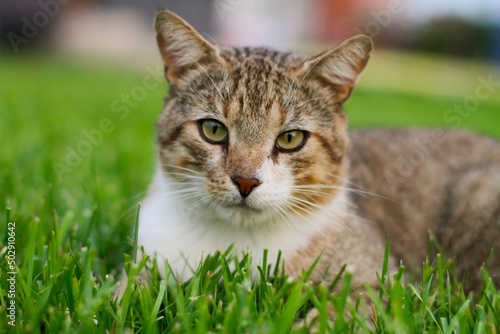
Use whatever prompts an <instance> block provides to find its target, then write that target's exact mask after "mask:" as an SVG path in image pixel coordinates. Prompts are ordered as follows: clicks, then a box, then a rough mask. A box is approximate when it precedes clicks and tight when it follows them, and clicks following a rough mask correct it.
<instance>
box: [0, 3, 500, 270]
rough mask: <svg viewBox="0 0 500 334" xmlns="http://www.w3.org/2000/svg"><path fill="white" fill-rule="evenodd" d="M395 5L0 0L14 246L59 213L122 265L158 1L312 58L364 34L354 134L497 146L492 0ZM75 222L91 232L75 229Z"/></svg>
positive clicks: (351, 111)
mask: <svg viewBox="0 0 500 334" xmlns="http://www.w3.org/2000/svg"><path fill="white" fill-rule="evenodd" d="M41 3H42V4H41ZM349 3H350V2H349ZM394 3H395V2H394V1H387V2H384V1H353V2H352V3H350V4H347V2H340V0H339V1H320V0H318V1H311V2H310V3H309V5H305V4H304V2H300V1H295V0H294V1H290V2H284V1H276V3H274V2H273V5H269V4H267V5H266V2H263V1H255V2H251V1H247V2H245V1H244V0H241V1H223V0H218V1H212V2H209V1H203V2H201V1H184V2H183V1H146V2H143V3H141V4H139V2H132V1H123V2H118V1H77V0H74V1H69V2H68V1H62V0H61V1H56V0H53V1H49V0H47V1H44V2H43V1H42V2H23V3H22V4H20V2H17V1H10V0H9V1H5V2H2V4H1V5H0V13H1V14H0V37H1V41H2V46H1V48H0V119H1V121H0V143H1V146H0V182H1V183H0V184H1V187H0V217H4V216H5V207H6V206H9V207H11V208H12V220H15V221H18V222H20V225H19V226H20V227H19V229H18V233H21V234H20V235H21V236H20V237H19V238H21V241H22V238H23V236H22V233H26V234H29V232H30V231H29V228H28V227H23V226H28V225H27V224H26V225H23V224H22V223H23V222H29V221H32V220H33V219H38V218H39V219H40V220H41V221H42V223H43V224H45V225H46V227H47V226H49V227H50V224H58V223H59V222H60V221H61V220H62V217H68V215H69V217H72V218H71V219H72V221H74V222H75V224H74V225H73V226H72V227H71V230H70V231H69V232H68V233H73V234H76V235H79V236H80V238H84V239H89V240H90V241H91V244H93V245H99V246H98V251H99V252H100V256H99V257H98V258H99V259H100V260H99V261H101V262H100V263H101V265H102V266H101V267H100V270H101V272H102V273H105V272H107V271H109V268H114V267H117V266H118V264H119V263H120V261H122V256H121V253H123V252H124V251H127V250H128V249H129V248H130V244H129V243H128V242H127V240H129V239H130V237H129V236H130V228H131V226H132V224H133V221H134V215H135V210H136V205H137V203H138V202H139V201H140V200H141V199H142V198H143V197H144V196H145V191H146V190H147V187H148V184H149V182H150V180H151V177H152V173H153V170H154V161H155V157H154V149H155V140H154V131H155V127H154V122H155V121H156V119H157V117H158V115H159V113H160V111H161V109H162V104H163V98H164V97H165V95H166V93H167V86H166V83H165V82H164V81H163V79H162V73H161V72H162V71H161V62H160V58H159V56H158V55H157V52H156V46H155V42H154V33H153V30H152V23H151V22H152V20H153V17H154V13H155V11H156V7H157V6H158V5H161V6H163V7H165V8H168V9H173V10H175V11H177V12H178V13H179V14H180V15H181V16H183V17H185V18H186V19H187V20H188V21H189V22H190V23H192V24H193V25H194V26H195V27H196V28H198V29H200V30H201V31H203V32H207V35H208V36H212V35H213V36H214V38H215V39H216V40H217V41H221V42H222V43H231V44H265V45H266V44H267V45H275V46H278V47H281V48H285V47H286V48H292V49H295V50H301V51H303V52H310V53H316V52H319V51H321V50H323V49H324V48H327V47H330V46H332V45H335V44H337V43H338V42H340V41H341V40H342V39H344V38H348V37H349V36H352V35H355V34H357V33H367V34H370V35H371V36H372V38H373V39H374V41H375V46H376V48H375V51H374V52H373V56H372V59H371V60H370V63H369V65H368V68H367V70H366V72H365V73H364V75H363V76H362V77H361V80H360V84H359V86H358V88H357V89H356V90H355V92H354V94H353V96H352V98H351V99H350V100H349V101H348V102H347V104H346V106H345V108H346V111H347V113H348V115H349V118H350V124H351V127H352V128H358V127H368V126H383V127H392V126H398V127H402V126H442V127H454V128H464V129H470V130H473V131H476V132H479V133H483V134H486V135H491V136H496V137H500V68H499V66H498V62H499V59H500V52H499V49H500V47H499V43H500V38H499V36H500V35H499V31H500V29H499V26H498V25H497V24H498V22H500V19H499V17H500V15H498V14H499V10H500V6H498V4H497V2H493V1H487V0H485V1H478V2H475V5H473V8H474V10H470V9H469V8H468V5H465V7H464V6H462V5H455V4H454V3H453V2H448V1H444V2H443V3H440V5H434V7H432V6H433V5H432V3H431V2H429V1H423V2H422V4H421V5H417V4H415V3H416V2H415V1H413V2H412V1H400V2H397V3H396V4H398V3H399V6H400V7H398V8H396V9H395V7H394V6H395V4H394ZM446 3H448V7H447V6H446V5H445V4H446ZM295 5H297V6H298V7H297V8H298V9H297V8H296V9H293V8H294V7H293V6H295ZM259 6H260V7H259ZM425 6H431V7H430V9H429V8H427V7H425ZM462 7H463V8H462ZM432 8H434V11H433V10H432ZM40 13H45V14H40ZM44 18H47V19H46V20H45V19H44ZM45 21H46V22H45ZM44 22H45V23H44ZM260 22H262V25H261V24H260ZM42 23H44V24H42ZM30 24H31V25H33V26H34V28H33V27H30ZM262 26H263V27H264V28H266V29H263V28H262ZM30 28H32V29H31V30H30ZM488 81H489V82H490V84H489V86H488V87H486V86H485V82H488ZM478 92H479V93H480V94H479V95H478ZM486 95H487V97H486ZM0 219H1V221H3V218H0ZM84 222H86V223H88V222H90V224H87V225H89V226H91V228H86V229H85V230H83V231H82V230H79V228H78V226H79V223H84ZM82 225H85V224H82ZM49 230H50V228H47V231H49ZM98 270H99V268H98Z"/></svg>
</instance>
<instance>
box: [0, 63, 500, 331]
mask: <svg viewBox="0 0 500 334" xmlns="http://www.w3.org/2000/svg"><path fill="white" fill-rule="evenodd" d="M420 66H422V68H425V65H420ZM412 70H413V71H415V69H412ZM155 71H156V70H155V69H154V68H153V67H152V68H150V69H149V71H148V70H144V71H132V70H131V71H125V70H122V69H113V68H111V69H110V67H109V66H103V65H102V66H101V65H92V66H91V65H82V64H79V65H77V64H71V63H67V62H61V61H54V60H47V59H41V60H40V59H39V60H37V61H36V62H35V61H34V60H33V59H22V58H21V59H16V60H14V59H0V73H1V75H0V116H1V118H0V120H1V121H0V143H1V146H0V221H1V222H2V223H1V224H0V226H1V228H0V245H2V246H1V247H0V254H1V259H0V273H1V277H0V332H4V331H7V332H13V333H16V332H18V333H39V332H44V333H45V332H47V333H64V332H68V333H69V332H75V331H77V332H83V333H91V332H100V333H121V332H123V331H126V330H127V329H129V328H132V329H133V332H142V333H159V332H179V333H185V332H196V333H206V332H209V331H213V332H224V333H236V332H258V333H286V332H289V331H294V332H307V328H301V327H299V326H298V325H297V324H296V319H297V318H300V317H304V316H305V314H307V312H308V310H310V309H311V308H313V307H316V308H317V309H318V310H320V311H323V312H320V313H321V316H320V317H319V323H318V326H319V329H320V330H321V331H323V330H324V331H329V332H331V331H333V332H337V333H345V332H376V333H422V332H428V333H472V332H474V333H499V328H500V292H498V291H497V290H496V289H495V287H493V286H492V285H491V283H489V282H488V275H487V273H486V271H484V272H483V274H484V277H485V280H484V289H483V290H482V291H481V292H480V293H478V294H470V295H466V294H465V293H463V291H462V290H461V284H460V280H458V279H457V278H456V277H455V276H454V275H453V271H452V270H449V269H452V267H453V264H452V262H450V261H448V260H447V259H442V258H440V257H437V258H432V259H430V260H429V262H428V263H426V264H425V265H424V275H423V277H422V278H421V279H418V280H416V281H412V282H404V280H402V279H401V277H400V275H396V276H395V277H387V276H386V275H383V274H384V273H383V268H382V267H381V268H380V277H381V279H380V281H381V287H382V288H381V289H380V293H379V292H374V291H371V290H368V291H367V294H368V295H369V299H365V298H358V299H357V300H354V301H352V300H350V299H349V298H347V297H348V293H349V291H350V289H351V288H353V287H351V286H350V285H349V280H350V276H349V274H347V273H344V274H343V275H342V279H341V280H339V281H338V284H337V285H338V286H337V290H336V291H339V293H335V294H334V293H329V289H330V288H331V287H327V286H323V285H319V286H311V285H310V284H309V283H308V281H307V275H308V273H307V272H304V274H303V276H302V277H300V278H295V279H293V280H292V279H288V278H287V277H284V276H282V275H280V274H277V268H276V267H275V266H274V265H273V266H270V267H269V268H268V267H267V266H263V270H262V271H261V273H260V275H259V277H258V278H257V279H256V280H254V277H250V275H249V271H247V270H245V269H246V267H247V266H248V264H249V262H250V261H251V259H250V257H249V256H243V255H241V254H240V256H239V257H238V258H235V257H234V256H231V255H229V254H226V255H225V254H214V256H213V257H210V258H208V259H207V261H206V262H205V263H204V264H203V266H202V267H201V268H199V269H198V271H197V273H196V274H195V276H194V277H193V279H191V280H190V281H188V282H179V283H178V284H175V283H174V284H169V285H168V286H167V284H166V283H165V282H164V281H161V280H158V279H157V280H152V282H151V288H150V289H135V290H128V291H127V292H126V293H125V296H124V298H123V300H122V302H121V303H120V304H117V303H116V302H114V301H111V299H110V296H111V293H112V291H113V289H114V287H115V286H116V282H117V279H116V277H117V276H118V273H119V272H120V271H121V270H122V269H123V266H124V263H125V262H126V263H127V264H126V265H125V267H126V270H127V271H128V273H129V274H130V275H131V276H133V275H135V274H136V273H137V272H138V270H139V268H138V267H137V266H132V265H130V257H129V256H128V255H125V256H124V254H132V253H133V242H132V235H133V226H134V223H135V219H136V212H137V207H138V205H137V204H138V202H139V201H140V200H141V199H142V198H143V197H144V194H145V191H146V190H147V186H148V184H149V182H150V178H151V176H152V173H153V169H154V146H155V145H154V122H155V121H156V118H157V116H158V114H159V112H160V110H161V107H162V102H163V98H164V96H165V93H166V84H165V83H164V82H163V81H162V80H161V73H160V74H156V75H154V76H153V75H152V74H151V72H155ZM379 74H380V73H378V72H376V71H375V72H373V73H372V74H370V73H367V76H368V78H367V84H363V83H362V84H361V86H360V87H359V88H358V89H357V90H356V91H355V92H354V94H353V97H352V99H351V100H350V101H349V102H348V103H347V105H346V110H347V112H348V114H349V117H350V120H351V126H352V127H362V126H408V125H412V126H413V125H416V126H446V127H460V128H469V129H472V130H475V131H478V132H481V133H485V134H489V135H493V136H497V137H500V98H499V96H500V94H498V91H496V92H494V94H495V95H492V96H491V98H488V99H485V100H480V101H479V104H478V105H477V107H475V108H474V110H473V111H472V112H471V113H470V115H469V116H468V117H462V116H461V117H458V118H457V117H456V114H451V113H449V112H448V111H449V110H451V109H452V108H453V106H454V105H455V104H456V105H462V106H463V105H464V103H466V101H467V99H466V97H467V96H468V95H470V96H473V95H474V92H475V91H474V89H473V88H474V87H475V84H473V85H472V89H471V90H470V91H469V93H466V94H464V95H459V96H454V95H446V94H445V95H439V94H437V95H434V94H428V93H425V92H422V90H418V89H416V90H415V92H413V91H412V90H411V89H405V90H402V89H398V87H393V88H391V87H387V86H384V87H383V89H382V88H377V85H375V84H373V83H374V82H376V81H377V77H376V75H379ZM485 75H486V74H485ZM156 77H160V79H158V81H157V79H156ZM145 78H146V80H148V81H147V82H148V85H145V84H144V80H145ZM474 80H475V77H474ZM422 84H423V83H422V82H419V83H415V85H422ZM450 84H452V83H450ZM408 85H411V83H407V82H405V87H407V86H408ZM151 86H155V87H151ZM145 87H148V88H145ZM416 91H418V93H416ZM127 96H135V100H133V99H132V100H127ZM453 115H454V116H455V117H454V118H450V117H451V116H453ZM7 222H15V229H14V228H13V226H12V225H9V224H7ZM9 229H10V230H9ZM9 233H11V235H15V237H14V239H15V244H13V243H12V242H11V247H10V248H8V247H7V245H8V244H9ZM14 239H12V238H11V239H10V240H11V241H12V240H14ZM14 249H15V266H14V265H13V262H10V261H9V258H8V255H9V252H8V251H9V250H14ZM11 254H12V253H11ZM274 260H275V259H268V261H269V262H275V261H274ZM381 260H382V259H381ZM231 263H232V264H233V265H234V266H235V267H236V269H234V270H230V269H229V266H230V264H231ZM11 265H12V268H10V267H11ZM402 270H403V269H402ZM10 272H15V273H16V274H10ZM152 274H153V276H155V275H157V274H156V272H155V269H154V267H153V269H152ZM400 274H401V273H400ZM12 276H15V277H16V281H15V285H14V284H11V281H9V280H8V278H10V277H12ZM174 281H175V280H174ZM221 282H222V283H221ZM12 289H15V298H11V296H10V291H11V290H12ZM368 300H369V301H368ZM13 301H14V302H15V304H12V303H13ZM382 301H385V302H382ZM330 302H331V303H332V305H333V308H334V309H335V310H336V311H337V317H336V318H335V321H334V322H333V323H329V322H328V321H327V313H328V312H327V311H326V310H327V304H329V303H330ZM12 305H13V306H12ZM13 307H14V308H15V327H13V326H11V325H9V323H8V322H9V321H11V320H12V318H9V317H8V315H9V314H11V309H12V308H13Z"/></svg>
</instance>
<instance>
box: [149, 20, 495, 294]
mask: <svg viewBox="0 0 500 334" xmlns="http://www.w3.org/2000/svg"><path fill="white" fill-rule="evenodd" d="M156 29H157V32H158V44H159V47H160V51H161V54H162V57H163V61H164V63H165V74H166V77H167V79H168V81H169V82H170V85H171V88H170V92H169V95H168V98H167V99H166V102H165V110H164V112H163V114H162V115H161V116H160V119H159V121H158V134H157V138H158V157H159V161H160V164H161V166H162V173H164V174H165V175H168V177H170V178H171V179H173V180H174V181H175V182H188V179H186V177H185V176H184V175H182V173H178V171H179V170H178V167H176V166H179V167H182V168H188V169H190V170H193V171H199V172H202V173H203V175H205V181H204V182H205V183H204V187H205V191H206V192H207V193H208V194H209V195H212V196H217V197H220V198H222V199H223V200H226V197H227V196H228V195H227V191H228V189H232V188H233V187H234V184H232V183H231V181H230V177H231V176H236V175H237V176H239V177H244V178H253V177H254V176H255V173H256V171H257V170H258V169H259V168H260V166H262V165H263V163H265V162H266V161H267V160H268V159H269V161H272V163H273V164H274V165H275V166H277V167H279V166H283V167H282V168H283V173H285V171H286V172H287V173H290V174H291V175H293V177H294V186H306V187H307V186H317V188H312V187H311V188H310V189H317V190H318V189H319V190H321V191H309V192H307V191H301V189H304V188H300V187H295V188H293V191H292V195H293V196H295V197H297V198H299V200H300V202H298V204H297V202H296V203H295V206H290V205H289V206H285V207H284V209H285V210H287V214H289V215H300V214H302V215H310V217H311V220H314V219H315V218H314V212H316V211H318V210H320V209H318V208H321V207H324V206H327V205H328V204H329V203H331V202H332V199H335V198H336V196H337V195H338V193H339V188H338V187H347V188H349V189H351V190H352V191H350V192H349V193H348V199H349V201H350V202H352V204H353V205H346V206H345V212H342V213H341V214H339V215H338V216H337V217H336V219H337V220H340V221H341V222H340V223H333V224H332V225H331V226H330V227H325V228H323V230H321V231H320V232H318V233H315V234H313V236H312V237H308V236H305V238H309V240H307V242H306V244H305V245H306V246H304V247H303V248H302V249H299V250H298V251H297V252H295V253H294V254H293V255H292V256H289V257H288V258H287V259H286V264H287V270H288V273H289V274H295V275H297V274H299V273H300V271H301V270H302V269H303V268H308V267H309V266H310V264H311V263H312V262H313V261H314V260H315V259H316V257H317V256H318V254H320V253H321V252H323V256H322V257H321V260H320V262H319V264H318V267H317V268H316V270H315V274H314V276H313V280H315V281H319V280H321V279H326V280H331V279H332V277H334V276H335V275H336V274H337V272H338V270H339V269H340V268H341V267H342V265H343V264H345V263H346V264H348V268H349V269H350V270H352V271H353V272H354V274H355V275H354V278H355V284H363V283H369V284H375V283H376V276H375V274H374V273H375V271H379V272H380V269H381V266H382V261H383V252H384V247H385V243H386V238H387V235H389V236H390V245H391V251H392V254H391V269H394V268H395V266H396V265H397V264H398V263H399V261H401V260H402V261H403V263H405V264H407V265H408V266H410V267H413V268H415V269H417V270H418V268H419V267H420V266H421V263H422V262H423V261H424V260H425V258H426V255H427V250H428V245H429V231H430V232H432V233H433V234H434V235H436V237H437V239H438V241H439V242H440V243H441V245H442V247H443V250H444V252H445V253H446V255H448V256H456V259H457V261H456V269H457V272H458V274H459V275H465V279H466V284H467V288H468V289H475V288H477V287H478V286H479V284H480V282H481V279H480V275H479V268H480V267H481V265H483V263H487V262H488V263H489V269H490V274H491V276H492V278H493V281H494V282H495V284H497V286H500V257H499V256H498V252H499V251H498V248H500V144H499V142H497V141H495V140H493V139H490V138H485V137H481V136H478V135H473V134H468V133H465V132H459V131H445V130H436V129H434V130H430V129H429V130H424V129H418V130H367V131H353V132H350V133H349V135H348V133H347V117H346V115H345V113H344V111H343V109H342V103H343V102H344V101H345V100H346V99H347V98H348V97H349V95H350V93H351V91H352V89H353V87H354V85H355V83H356V79H357V76H358V75H359V74H360V73H361V71H362V70H363V68H364V66H365V65H366V63H367V61H368V58H369V54H370V51H371V42H370V40H369V38H367V37H363V36H358V37H355V38H353V39H351V40H349V41H347V42H344V43H343V44H342V45H341V46H339V47H338V48H336V49H332V50H329V51H327V52H324V53H322V54H320V55H318V56H316V57H312V58H311V57H308V56H304V55H300V54H296V53H290V52H288V53H287V52H281V51H277V50H274V49H270V48H248V47H245V48H241V47H235V48H224V49H220V48H218V47H216V46H214V45H213V44H211V43H209V42H207V41H205V40H204V39H203V37H201V36H200V35H199V34H198V33H197V32H196V31H195V30H194V29H193V28H191V27H190V26H189V25H188V24H187V23H186V22H184V21H183V20H182V19H180V18H179V17H178V16H176V15H175V14H173V13H171V12H168V11H160V12H159V13H158V15H157V19H156ZM203 118H213V119H217V120H219V121H220V122H222V123H223V124H225V125H226V126H227V127H228V128H229V130H230V133H231V134H230V140H229V143H228V145H227V146H224V145H213V144H208V143H207V142H205V141H204V140H203V139H202V138H200V134H199V130H198V125H197V122H196V121H197V120H199V119H203ZM297 128H298V129H302V130H307V131H308V133H309V138H308V139H307V142H306V144H305V146H304V147H303V148H302V149H301V150H299V151H298V152H295V153H282V152H279V151H278V150H277V149H276V147H275V140H276V137H277V136H278V135H279V134H280V133H282V132H283V131H286V130H293V129H297ZM421 147H423V148H424V149H423V150H424V151H425V152H424V153H425V154H424V155H422V153H420V156H418V154H417V153H416V152H417V151H419V150H421ZM410 154H414V156H413V157H411V156H410ZM214 157H217V159H216V160H214ZM417 158H418V159H417ZM409 161H410V162H409ZM411 161H413V164H412V162H411ZM415 161H416V162H415ZM280 168H281V167H280ZM402 171H403V172H402ZM402 174H403V175H402ZM277 177H280V176H279V175H278V176H277ZM346 180H349V181H346ZM322 186H324V188H321V187H322ZM259 187H261V186H259ZM335 187H336V188H335ZM154 189H155V185H154V184H153V186H152V190H151V193H150V196H154V195H155V190H154ZM225 196H226V197H225ZM227 200H228V201H229V200H233V198H229V197H228V198H227ZM242 210H243V209H242ZM242 212H244V213H243V214H240V215H236V216H234V220H232V221H231V222H233V223H227V224H228V225H231V224H234V226H229V227H228V228H233V229H234V231H238V229H240V230H241V233H253V232H251V231H253V230H252V229H262V228H264V227H262V224H264V223H263V222H261V221H260V217H259V216H258V215H255V216H252V217H251V219H250V218H249V217H248V216H249V215H252V214H253V213H252V211H251V210H248V211H242ZM249 231H250V232H249ZM269 231H274V230H272V229H269ZM277 231H279V229H277ZM235 233H236V232H235ZM270 233H273V232H270ZM141 243H143V244H147V243H148V239H143V240H141ZM492 250H493V252H496V253H494V255H493V256H491V257H490V254H491V252H492ZM495 254H496V255H495ZM327 269H328V270H327ZM325 272H328V273H327V274H326V276H325Z"/></svg>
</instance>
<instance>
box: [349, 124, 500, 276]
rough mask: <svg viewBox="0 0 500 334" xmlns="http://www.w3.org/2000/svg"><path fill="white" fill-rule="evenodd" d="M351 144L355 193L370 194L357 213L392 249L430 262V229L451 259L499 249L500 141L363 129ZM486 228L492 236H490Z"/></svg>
mask: <svg viewBox="0 0 500 334" xmlns="http://www.w3.org/2000/svg"><path fill="white" fill-rule="evenodd" d="M350 139H351V145H350V150H349V158H350V163H351V168H350V181H351V184H350V187H352V188H356V189H360V190H362V191H366V192H368V193H370V194H365V193H358V194H355V193H353V195H352V201H353V202H354V204H355V205H356V206H357V207H358V208H359V209H358V215H360V216H361V217H363V218H365V219H367V220H369V221H371V222H373V223H374V224H377V226H378V227H379V229H380V231H381V233H383V234H384V235H390V237H391V248H392V250H393V251H394V252H395V254H396V255H398V256H399V257H400V258H402V259H403V260H405V261H406V263H412V264H413V265H418V263H420V261H422V260H423V259H424V258H425V256H426V255H427V251H428V247H427V246H428V240H429V236H428V233H429V231H431V232H432V233H433V234H435V235H436V236H437V237H438V240H439V241H440V242H441V243H442V244H443V246H444V247H445V249H446V247H449V249H450V254H449V255H450V256H453V255H456V253H457V252H458V251H460V249H461V248H466V247H469V251H470V249H472V248H477V244H478V243H481V242H483V244H484V245H485V247H484V251H483V253H486V252H488V249H491V247H493V246H497V244H498V242H497V241H495V240H500V239H495V238H500V210H499V208H500V142H499V141H497V140H495V139H492V138H488V137H485V136H481V135H476V134H472V133H469V132H465V131H455V130H444V129H413V130H399V129H373V130H359V131H352V132H351V133H350ZM481 229H482V230H483V231H481ZM484 229H488V230H490V232H491V233H489V235H488V236H484V233H481V232H484ZM476 235H477V236H479V235H482V237H481V238H482V239H481V240H479V239H478V240H475V239H474V236H476ZM489 237H491V238H492V239H491V240H490V241H489V242H488V238H489ZM478 238H479V237H478ZM451 239H453V240H451ZM457 240H463V242H462V243H460V242H457ZM457 244H458V245H459V246H457ZM450 245H453V247H451V246H450ZM457 247H458V248H457ZM471 247H472V248H471ZM464 251H465V249H464ZM479 253H481V252H479ZM483 255H484V256H486V258H487V254H486V255H485V254H481V255H479V254H478V256H483ZM469 257H470V256H469ZM484 260H485V259H483V260H482V261H484ZM499 274H500V273H499Z"/></svg>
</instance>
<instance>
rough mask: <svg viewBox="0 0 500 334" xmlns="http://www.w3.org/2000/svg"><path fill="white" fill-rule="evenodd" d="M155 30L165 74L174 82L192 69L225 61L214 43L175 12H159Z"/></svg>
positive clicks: (171, 82) (173, 83)
mask: <svg viewBox="0 0 500 334" xmlns="http://www.w3.org/2000/svg"><path fill="white" fill-rule="evenodd" d="M155 29H156V40H157V42H158V48H159V49H160V54H161V57H162V59H163V63H164V64H165V76H166V78H167V80H168V81H169V83H170V84H172V85H175V83H176V82H177V81H178V80H179V79H180V78H181V77H182V76H183V75H185V74H186V73H187V72H188V71H189V70H190V69H193V68H196V67H198V66H203V65H206V64H207V63H220V64H222V63H223V62H224V60H223V59H222V56H221V55H220V52H219V50H218V49H217V48H216V47H215V46H214V45H213V44H211V43H209V42H208V41H207V40H205V39H204V38H203V37H202V36H201V35H200V34H199V33H198V32H197V31H196V30H195V29H194V28H193V27H192V26H190V25H189V24H188V23H187V22H186V21H184V20H183V19H181V18H180V17H179V16H177V15H176V14H174V13H173V12H170V11H168V10H160V11H158V13H157V14H156V18H155Z"/></svg>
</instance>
